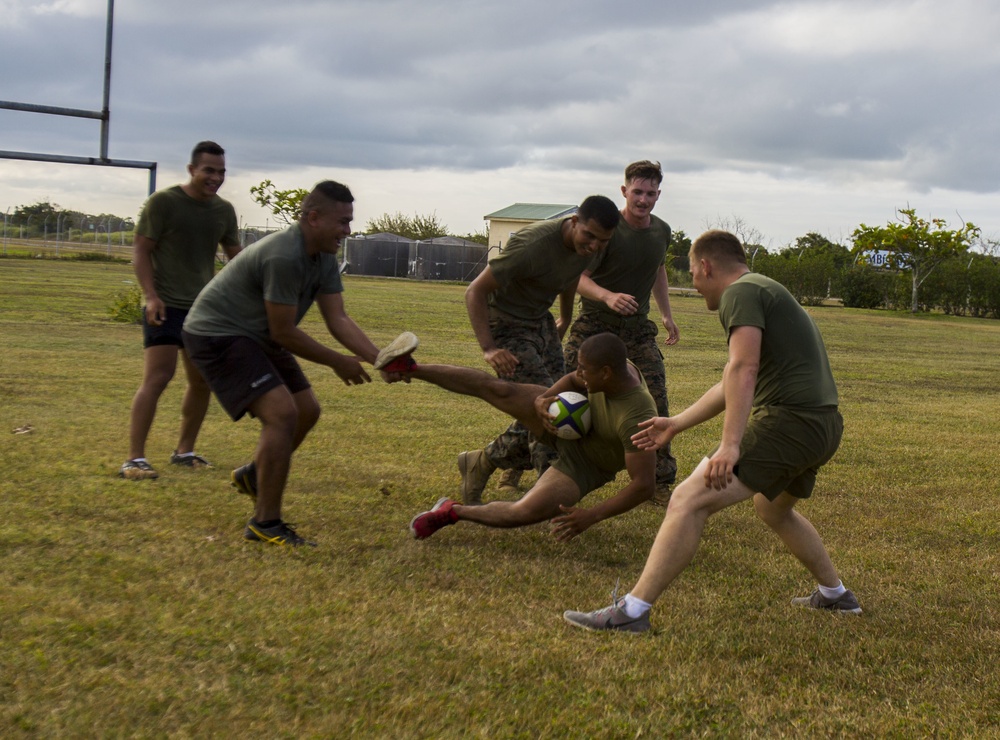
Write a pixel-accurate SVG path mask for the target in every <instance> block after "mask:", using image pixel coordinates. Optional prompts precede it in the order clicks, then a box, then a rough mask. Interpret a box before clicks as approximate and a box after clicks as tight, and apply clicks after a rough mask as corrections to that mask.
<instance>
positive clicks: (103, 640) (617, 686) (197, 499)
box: [0, 260, 1000, 738]
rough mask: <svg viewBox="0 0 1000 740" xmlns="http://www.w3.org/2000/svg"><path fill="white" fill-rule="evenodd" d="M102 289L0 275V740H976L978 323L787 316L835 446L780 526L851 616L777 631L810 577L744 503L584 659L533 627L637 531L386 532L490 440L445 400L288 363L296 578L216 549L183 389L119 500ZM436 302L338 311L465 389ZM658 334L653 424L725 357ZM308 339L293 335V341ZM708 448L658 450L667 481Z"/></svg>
mask: <svg viewBox="0 0 1000 740" xmlns="http://www.w3.org/2000/svg"><path fill="white" fill-rule="evenodd" d="M130 279H131V273H130V270H129V268H128V267H127V266H125V265H119V264H112V263H106V264H105V263H89V262H83V263H60V262H51V261H41V260H39V261H23V260H0V347H2V349H3V356H2V364H0V434H2V437H0V439H2V442H0V500H2V501H3V503H4V511H3V516H2V518H0V589H2V594H3V597H2V599H0V656H2V658H0V666H2V670H0V728H4V735H5V736H14V737H17V736H23V737H32V736H45V737H50V736H91V735H95V736H122V735H130V736H132V735H135V736H177V737H186V736H235V735H249V734H261V735H264V734H268V735H279V736H286V737H290V736H307V737H339V736H347V735H357V736H361V737H458V736H469V735H471V736H480V737H628V738H634V737H640V736H642V737H661V736H719V737H741V736H767V737H775V736H777V737H780V736H795V737H800V736H830V735H848V734H851V735H862V736H893V737H913V736H927V735H942V736H967V737H981V736H994V737H995V736H998V735H1000V710H998V707H1000V690H998V689H1000V673H998V669H997V659H998V648H997V644H998V638H1000V633H998V630H1000V613H998V611H1000V607H998V603H1000V599H998V597H1000V588H998V579H997V572H998V557H997V552H998V549H1000V524H998V521H1000V519H998V516H997V513H998V512H997V509H998V505H997V493H998V491H997V480H998V478H1000V463H998V461H997V460H998V457H997V449H998V445H997V440H998V437H1000V422H998V408H1000V403H998V400H1000V398H998V385H1000V381H998V378H1000V372H998V371H1000V324H997V323H996V322H990V321H983V320H974V319H957V318H951V317H941V316H923V317H912V316H909V315H897V314H892V313H886V312H866V311H856V310H845V309H838V308H818V309H811V313H812V315H813V316H814V317H815V319H816V321H817V322H818V324H819V325H820V327H821V329H822V331H823V333H824V336H825V338H826V342H827V346H828V349H829V351H830V355H831V360H832V363H833V367H834V372H835V374H836V377H837V379H838V381H839V385H840V390H841V396H842V402H843V412H844V416H845V419H846V422H847V432H846V435H845V440H844V443H843V445H842V447H841V450H840V452H839V453H838V455H837V457H836V458H835V459H834V461H833V462H832V463H831V464H830V465H828V466H827V468H825V469H824V471H823V473H822V474H821V477H820V482H819V485H818V487H817V491H816V493H815V495H814V497H813V499H812V500H811V501H809V502H807V503H806V504H804V505H803V506H802V511H803V512H804V513H806V514H807V516H809V517H810V519H811V520H812V521H813V522H814V524H816V526H817V528H818V529H819V530H820V532H821V533H822V534H823V536H824V538H825V540H826V542H827V544H828V546H829V547H830V549H831V551H832V554H833V556H834V559H835V562H836V563H837V565H838V567H839V568H840V570H841V571H842V573H843V575H844V578H845V581H846V582H847V584H848V585H849V586H850V587H851V588H852V589H854V590H855V591H856V592H857V593H858V595H859V597H860V599H861V601H862V605H863V607H864V609H865V613H864V615H863V616H862V617H861V618H858V619H845V618H837V617H835V616H834V615H828V614H814V613H812V612H809V611H807V610H799V609H793V608H791V607H790V606H789V605H788V600H789V598H790V597H791V596H794V595H800V594H805V593H807V592H808V591H809V590H810V589H811V588H812V584H811V583H810V581H809V578H808V576H807V574H806V573H805V571H804V570H803V569H802V568H801V567H800V566H798V565H797V563H796V562H795V561H794V560H793V559H792V558H791V557H790V556H789V555H788V554H786V553H785V552H784V551H783V549H782V547H781V545H780V543H779V542H778V541H777V539H776V538H775V537H774V536H773V535H771V534H770V533H769V532H768V531H767V529H766V527H764V526H763V525H762V524H761V523H760V522H758V521H757V520H756V519H755V517H754V516H753V513H752V511H751V508H750V507H749V506H740V507H736V508H734V509H732V510H729V511H726V512H723V513H721V514H719V515H718V516H716V517H714V518H713V519H712V520H711V521H710V523H709V525H708V527H707V529H706V532H705V537H704V540H703V544H702V546H701V548H700V550H699V552H698V554H697V556H696V558H695V561H694V563H693V564H692V566H691V567H690V568H689V569H688V571H687V572H686V573H684V575H683V576H682V577H681V578H680V579H679V580H678V581H677V583H676V584H675V585H674V586H673V587H672V588H671V589H670V591H669V592H668V593H667V594H666V595H665V596H664V598H663V599H662V600H661V602H660V603H659V604H658V605H657V607H656V609H655V612H654V615H653V624H654V628H655V631H654V633H653V634H647V635H643V636H638V637H636V636H630V635H595V634H590V633H584V632H581V631H579V630H575V629H573V628H571V627H568V626H567V625H565V624H564V623H563V621H562V619H561V616H560V614H561V611H562V610H563V609H566V608H588V609H589V608H595V607H598V606H602V605H604V604H605V603H608V599H609V598H610V590H611V587H612V586H613V584H614V582H615V580H616V579H618V578H621V580H622V587H623V588H625V587H627V586H630V585H631V584H632V583H633V582H634V579H635V578H636V576H637V575H638V573H639V570H640V568H641V565H642V563H643V561H644V559H645V555H646V552H647V550H648V548H649V545H650V543H651V542H652V538H653V536H654V534H655V532H656V529H657V527H658V524H659V521H660V519H661V517H662V511H661V510H658V509H656V508H654V507H652V506H643V507H640V508H639V509H637V510H635V511H633V512H630V513H628V514H626V515H624V516H621V517H618V518H617V519H614V520H611V521H609V522H605V523H603V524H601V525H598V526H597V527H594V528H593V529H591V530H590V531H588V532H587V533H585V534H584V535H583V536H581V537H580V538H578V539H576V540H574V541H573V542H571V543H568V544H565V545H563V544H559V543H557V542H556V541H555V540H554V539H553V538H551V537H550V536H549V535H548V532H547V528H546V527H545V526H541V525H540V526H536V527H530V528H526V529H523V530H517V531H492V530H486V529H482V528H477V527H475V526H472V525H464V524H463V525H458V526H456V527H452V528H449V529H446V530H444V531H442V532H440V533H439V534H438V535H435V537H434V538H432V539H430V540H427V541H424V542H415V541H413V540H412V539H410V538H409V537H408V534H407V531H406V527H407V523H408V521H409V519H410V517H411V516H412V515H413V514H414V513H416V512H417V511H420V510H422V509H424V508H426V507H427V506H428V505H429V504H431V503H433V501H434V500H435V499H436V498H437V497H439V496H441V495H445V494H454V493H455V492H456V489H457V482H458V474H457V471H456V467H455V455H456V453H458V452H459V451H461V450H463V449H471V448H476V447H479V446H482V445H483V444H484V443H486V442H487V441H489V440H490V439H491V438H492V436H494V435H495V434H496V433H497V432H499V431H500V430H501V429H502V428H503V427H504V426H505V425H506V423H507V419H506V418H505V417H503V416H502V415H501V414H499V413H498V412H496V411H494V410H492V409H490V408H488V407H486V406H485V405H484V404H482V403H481V402H478V401H476V400H474V399H468V398H464V397H458V396H453V395H450V394H448V393H446V392H444V391H441V390H439V389H437V388H433V387H431V386H427V385H422V384H419V383H417V382H414V383H413V384H412V385H409V386H405V385H403V384H399V385H394V386H387V385H385V384H383V383H381V382H380V381H379V380H376V381H375V382H373V383H371V384H369V385H366V386H364V387H350V388H348V387H346V386H344V385H343V384H341V383H340V382H339V381H338V380H337V378H336V377H335V376H334V375H333V373H332V372H330V371H328V370H326V369H325V368H322V367H318V366H314V365H309V364H308V363H306V364H305V366H306V372H307V374H308V375H309V376H310V378H311V379H312V381H313V383H314V385H315V388H316V392H317V395H318V396H319V398H320V401H321V403H322V405H323V407H324V416H323V418H322V419H321V420H320V422H319V424H318V425H317V428H316V430H315V431H314V433H313V435H312V436H311V437H310V439H309V440H308V441H307V442H306V444H305V445H304V446H303V448H302V449H301V450H300V451H299V453H298V454H297V455H296V457H295V461H294V464H293V469H292V475H291V480H290V483H289V487H288V491H287V494H286V501H285V510H286V516H287V518H289V519H290V520H291V521H293V522H296V523H297V524H298V526H299V529H300V531H301V532H302V533H303V534H304V535H305V536H307V537H309V538H311V539H315V540H317V541H318V542H319V543H320V546H319V547H318V548H317V549H316V550H312V551H308V552H306V551H291V552H289V551H285V550H283V549H278V548H267V547H261V546H258V545H253V544H249V543H245V542H243V541H242V539H241V532H242V527H243V524H244V522H245V521H246V519H247V518H248V517H249V515H250V510H249V506H248V502H247V500H246V499H245V497H241V496H239V495H237V494H235V493H233V491H232V489H231V488H230V487H229V485H228V471H229V469H230V468H232V467H234V466H236V465H239V464H241V463H243V462H245V461H246V460H247V459H248V457H249V455H250V454H251V451H252V449H253V446H254V444H255V442H256V437H257V426H256V424H255V422H253V421H252V420H245V421H243V422H241V423H239V424H233V423H231V422H230V421H229V420H228V418H227V417H226V416H225V415H224V414H223V412H222V411H221V410H220V409H219V408H218V406H217V405H215V404H214V403H213V405H212V408H211V409H210V411H209V416H208V419H207V420H206V423H205V426H204V428H203V431H202V435H201V438H200V440H199V445H198V450H199V452H201V453H202V454H204V455H205V456H206V457H207V458H208V459H210V460H212V461H214V462H215V463H216V468H215V469H213V470H209V471H189V470H178V469H172V468H170V467H169V466H168V465H167V458H168V456H169V453H170V451H171V449H172V448H173V446H174V443H175V441H176V434H177V422H178V416H179V406H180V395H181V392H182V386H183V384H182V382H179V381H178V382H175V383H174V384H172V385H171V387H170V388H169V389H168V391H167V393H166V395H165V397H164V398H163V399H162V401H161V404H160V413H159V417H158V419H157V421H156V424H155V426H154V429H153V432H152V435H151V439H150V444H149V447H148V452H149V455H150V457H151V459H152V461H153V463H154V464H155V465H156V466H157V467H158V469H159V470H160V472H161V477H160V479H159V480H157V481H153V482H144V483H132V482H128V481H122V480H119V479H117V478H116V477H115V473H116V471H117V468H118V466H119V465H120V464H121V462H122V460H123V459H124V455H125V452H126V447H127V444H126V439H125V430H126V424H127V417H128V407H129V403H130V400H131V396H132V394H133V393H134V392H135V389H136V387H137V384H138V381H139V377H140V372H141V362H142V357H141V355H142V353H141V349H140V346H141V337H140V330H139V329H138V328H137V327H135V326H131V325H124V324H118V323H114V322H112V321H110V319H109V317H108V315H107V309H108V305H109V303H110V302H111V300H112V296H113V295H114V294H115V293H116V292H117V291H120V290H121V289H122V286H123V285H124V284H125V283H124V281H127V280H130ZM462 290H463V289H462V286H459V285H435V284H428V283H415V282H405V281H394V280H373V279H361V278H353V277H348V278H347V292H346V294H345V298H346V302H347V307H348V311H349V312H350V313H351V314H352V315H353V316H354V317H355V319H356V320H357V321H358V323H359V324H360V325H361V326H362V327H364V328H365V329H366V330H367V331H368V332H369V333H370V335H371V336H372V337H373V339H375V341H376V342H377V343H384V342H387V341H388V340H389V339H391V338H392V337H394V336H395V335H396V334H397V333H398V332H399V331H401V330H404V329H409V330H413V331H415V332H416V333H417V334H418V335H419V336H420V337H421V342H422V343H421V347H420V349H419V350H418V353H417V357H418V359H421V358H423V359H425V360H428V361H430V360H433V361H442V362H453V363H457V364H463V365H471V366H478V367H483V363H482V360H481V357H480V355H479V352H478V349H477V347H476V345H475V342H474V340H473V338H472V333H471V330H470V329H469V326H468V321H467V319H466V317H465V312H464V308H463V305H462ZM674 313H675V318H676V320H677V323H678V325H679V326H680V328H681V342H680V343H679V344H678V345H677V346H676V347H672V348H670V349H668V350H667V351H666V354H667V358H666V363H667V376H668V384H669V387H670V393H671V404H672V406H673V407H674V408H676V409H680V408H683V407H684V406H686V405H687V404H689V403H691V402H692V401H694V400H695V399H696V398H697V397H698V396H699V395H700V393H701V392H702V391H703V390H704V389H705V388H706V387H708V385H710V384H711V383H713V382H715V380H717V378H718V376H719V373H720V372H721V369H722V366H723V364H724V362H725V356H726V355H725V345H724V341H723V338H722V334H721V329H720V327H719V324H718V318H717V316H715V315H714V314H710V313H708V312H707V311H706V310H705V308H704V304H703V302H702V301H701V300H700V299H697V298H683V297H675V298H674ZM305 328H306V330H307V331H309V332H310V333H313V334H314V335H315V336H322V327H321V324H320V322H319V320H318V319H317V318H316V317H315V316H314V315H310V316H309V317H307V320H306V322H305ZM28 426H30V427H31V429H32V430H33V431H30V432H26V433H20V434H15V433H13V432H14V430H22V429H25V428H26V427H28ZM718 433H719V426H718V422H712V423H709V424H706V425H704V427H702V428H699V429H695V430H691V431H690V432H688V433H686V434H684V435H682V436H681V437H680V438H679V439H678V440H677V442H676V443H675V454H676V455H677V457H678V460H679V463H680V466H681V473H682V474H686V473H687V472H689V471H690V470H691V469H692V468H693V467H694V465H695V464H696V462H697V461H698V459H699V458H700V457H701V456H702V455H703V454H704V453H705V452H706V451H707V450H709V449H710V447H711V445H712V444H713V442H714V440H715V439H716V438H717V436H718ZM490 493H491V492H489V491H488V495H490ZM592 495H593V496H595V497H599V496H604V495H607V492H600V493H595V494H592ZM584 503H586V501H585V502H584Z"/></svg>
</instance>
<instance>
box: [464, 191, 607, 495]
mask: <svg viewBox="0 0 1000 740" xmlns="http://www.w3.org/2000/svg"><path fill="white" fill-rule="evenodd" d="M618 220H619V213H618V209H617V207H616V206H615V204H614V202H612V201H611V200H610V199H609V198H605V197H604V196H602V195H592V196H590V197H589V198H586V199H585V200H584V201H583V203H581V204H580V207H579V208H578V209H577V211H576V213H575V214H574V215H572V216H570V217H569V218H565V219H561V220H558V221H541V222H539V223H536V224H532V225H530V226H526V227H525V228H523V229H521V230H520V231H518V232H517V233H516V234H514V235H513V236H512V237H511V238H510V241H509V242H507V245H506V246H505V247H504V248H503V251H502V252H500V253H499V254H497V255H495V256H494V257H493V258H492V259H491V260H490V263H489V265H487V267H486V269H485V270H483V271H482V272H481V273H480V274H479V276H478V277H477V278H476V279H475V280H473V281H472V283H471V284H470V285H469V287H468V289H467V290H466V292H465V304H466V308H467V309H468V312H469V321H470V322H471V323H472V330H473V332H474V333H475V335H476V341H477V342H479V346H480V347H481V348H482V350H483V359H484V360H486V362H487V364H489V365H490V367H492V368H493V370H494V371H496V374H497V377H499V378H503V379H505V380H510V381H513V382H515V383H531V384H533V385H541V386H546V387H548V386H550V385H552V384H553V383H554V382H555V381H556V380H558V379H559V378H561V377H562V376H563V374H564V373H565V369H564V364H563V353H562V337H563V335H564V334H565V333H566V329H567V328H569V323H570V321H571V319H572V318H573V298H574V296H575V295H576V286H577V281H578V280H579V279H580V274H581V273H582V272H583V271H584V270H585V269H586V268H587V267H588V266H589V265H590V264H591V263H592V262H593V260H594V256H595V255H596V254H598V253H599V252H600V251H601V250H603V249H604V247H605V246H607V243H608V240H609V239H610V238H611V235H612V233H614V229H615V226H616V225H617V223H618ZM557 297H558V298H559V319H558V320H556V319H553V317H552V313H551V309H552V305H553V304H554V303H555V300H556V298H557ZM553 457H555V450H554V449H553V448H552V447H551V446H550V445H547V444H545V443H544V442H540V441H539V440H538V439H537V438H535V437H533V436H532V435H531V434H530V432H529V431H528V429H527V428H526V427H525V426H523V425H522V424H521V423H520V422H518V421H515V422H514V423H513V424H511V425H510V427H508V429H507V430H506V431H505V432H504V433H503V434H501V435H500V436H499V437H497V438H496V439H495V440H494V441H492V442H491V443H490V444H489V445H487V446H486V448H485V449H482V450H472V451H469V452H463V453H462V454H460V455H459V456H458V468H459V472H460V474H461V476H462V500H463V502H464V503H467V504H476V503H479V502H480V501H481V497H482V492H483V489H484V488H485V487H486V483H487V482H488V481H489V479H490V476H491V475H492V474H493V471H494V470H496V469H497V468H503V469H506V470H509V471H513V472H515V473H517V472H518V471H520V470H528V469H530V468H534V469H535V471H536V472H537V473H538V474H539V475H541V474H542V473H543V472H545V469H546V468H547V467H548V466H549V462H550V461H551V460H552V458H553ZM517 477H519V476H517ZM517 477H514V478H505V481H506V483H507V484H508V486H509V487H511V488H513V489H514V490H515V491H516V490H517V489H516V487H517ZM501 487H502V488H503V486H501Z"/></svg>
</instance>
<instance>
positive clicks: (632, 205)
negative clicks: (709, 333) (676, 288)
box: [565, 160, 680, 506]
mask: <svg viewBox="0 0 1000 740" xmlns="http://www.w3.org/2000/svg"><path fill="white" fill-rule="evenodd" d="M662 181H663V171H662V170H661V169H660V164H659V162H650V161H648V160H643V161H641V162H633V163H632V164H630V165H629V166H628V167H626V168H625V184H624V185H622V195H623V196H625V207H624V208H623V209H622V211H621V214H622V218H621V220H620V221H619V222H618V227H617V228H616V229H615V234H614V236H613V237H612V238H611V241H610V242H609V243H608V246H607V248H606V249H605V250H604V251H602V252H601V253H600V254H599V255H598V256H597V257H596V258H595V260H594V264H593V265H591V267H589V268H588V269H587V270H585V271H584V273H583V275H582V276H581V277H580V283H579V285H578V286H577V292H578V293H579V294H580V307H581V311H580V316H579V317H578V318H577V319H576V321H574V322H573V326H572V327H570V330H569V337H568V338H567V339H566V347H565V356H566V369H567V370H573V368H575V367H576V354H577V350H578V349H579V347H580V343H581V342H583V340H585V339H586V338H587V337H592V336H593V335H595V334H599V333H601V332H605V331H609V332H611V333H613V334H615V335H617V336H618V337H620V338H621V339H622V341H623V342H625V346H626V347H628V358H629V360H631V361H632V362H634V363H635V365H636V367H638V368H639V369H640V370H641V371H642V376H643V377H644V378H645V379H646V383H647V384H648V385H649V392H650V393H651V394H652V396H653V398H654V399H655V400H656V411H657V413H658V414H659V415H660V416H669V414H670V411H669V405H668V402H667V376H666V371H665V369H664V367H663V353H662V352H661V351H660V348H659V346H658V345H657V342H656V335H657V327H656V324H655V323H654V322H652V321H650V320H649V299H650V296H652V298H653V300H654V301H655V302H656V307H657V308H658V309H659V310H660V317H661V321H662V322H663V328H664V329H665V330H666V332H667V338H666V340H665V341H664V344H666V345H667V346H670V345H673V344H676V343H677V340H678V338H679V337H680V334H679V332H678V330H677V324H675V323H674V319H673V314H672V313H671V310H670V293H669V284H668V282H667V270H666V267H665V265H664V259H665V257H666V253H667V247H668V246H669V244H670V226H669V225H668V224H667V223H666V222H665V221H663V220H661V219H660V218H658V217H656V216H654V215H653V213H652V211H653V207H654V206H655V205H656V202H657V200H658V199H659V197H660V183H661V182H662ZM656 455H657V458H656V494H655V495H654V497H653V498H652V499H651V501H652V502H653V503H656V504H658V505H660V506H666V503H667V500H668V499H669V497H670V486H672V485H673V483H674V480H675V479H676V477H677V461H676V460H675V459H674V457H673V455H671V454H670V445H669V444H668V445H664V446H663V447H662V448H661V449H659V450H657V453H656Z"/></svg>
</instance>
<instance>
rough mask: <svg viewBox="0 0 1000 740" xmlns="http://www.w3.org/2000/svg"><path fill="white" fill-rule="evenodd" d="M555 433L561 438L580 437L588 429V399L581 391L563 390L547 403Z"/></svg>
mask: <svg viewBox="0 0 1000 740" xmlns="http://www.w3.org/2000/svg"><path fill="white" fill-rule="evenodd" d="M549 414H550V415H552V416H553V417H555V418H554V419H553V420H552V424H553V426H555V428H556V434H557V435H558V436H559V437H561V438H562V439H580V437H582V436H583V435H585V434H586V433H587V432H589V431H590V401H589V400H588V399H587V397H586V396H585V395H583V394H582V393H575V392H573V391H564V392H562V393H560V394H559V395H558V396H556V400H555V401H553V402H552V403H551V404H550V405H549Z"/></svg>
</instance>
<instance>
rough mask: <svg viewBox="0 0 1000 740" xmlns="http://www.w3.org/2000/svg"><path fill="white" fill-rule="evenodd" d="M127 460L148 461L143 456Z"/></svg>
mask: <svg viewBox="0 0 1000 740" xmlns="http://www.w3.org/2000/svg"><path fill="white" fill-rule="evenodd" d="M129 462H149V460H147V459H146V458H144V457H133V458H132V459H131V460H129Z"/></svg>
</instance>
